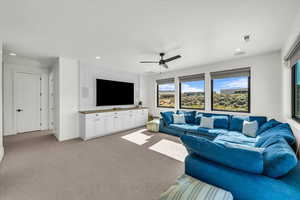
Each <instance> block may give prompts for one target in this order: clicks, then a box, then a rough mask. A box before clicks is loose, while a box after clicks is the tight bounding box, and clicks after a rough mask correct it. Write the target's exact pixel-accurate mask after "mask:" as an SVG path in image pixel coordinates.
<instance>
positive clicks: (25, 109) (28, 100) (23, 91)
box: [13, 72, 41, 133]
mask: <svg viewBox="0 0 300 200" xmlns="http://www.w3.org/2000/svg"><path fill="white" fill-rule="evenodd" d="M13 96H14V108H15V127H16V133H24V132H30V131H37V130H41V75H40V74H31V73H23V72H15V74H14V95H13Z"/></svg>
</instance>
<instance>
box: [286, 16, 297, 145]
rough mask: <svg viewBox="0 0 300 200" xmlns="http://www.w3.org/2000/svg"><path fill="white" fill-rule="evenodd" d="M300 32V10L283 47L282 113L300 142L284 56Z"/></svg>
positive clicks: (289, 77)
mask: <svg viewBox="0 0 300 200" xmlns="http://www.w3.org/2000/svg"><path fill="white" fill-rule="evenodd" d="M299 34H300V12H299V13H298V15H297V17H296V19H295V21H294V24H293V26H292V27H291V30H290V34H289V37H288V38H287V41H286V43H285V44H284V47H283V49H282V78H283V84H282V87H283V92H282V101H283V104H282V113H283V118H284V120H285V121H286V122H288V123H289V124H290V125H291V127H292V129H293V132H294V134H295V136H296V137H297V139H298V143H299V142H300V124H299V123H298V122H296V121H294V120H292V117H291V116H292V111H291V68H290V66H289V64H288V63H284V61H283V57H284V56H285V55H286V54H287V52H288V51H289V49H290V48H291V46H292V45H293V43H294V42H295V40H296V38H297V37H298V36H299Z"/></svg>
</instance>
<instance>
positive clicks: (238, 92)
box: [212, 76, 249, 112]
mask: <svg viewBox="0 0 300 200" xmlns="http://www.w3.org/2000/svg"><path fill="white" fill-rule="evenodd" d="M248 79H249V77H248V76H243V77H230V78H221V79H213V80H212V84H213V101H212V104H213V105H212V106H213V107H212V108H213V110H221V111H222V110H223V111H234V112H249V100H248V99H249V98H248V95H249V83H248V82H249V81H248Z"/></svg>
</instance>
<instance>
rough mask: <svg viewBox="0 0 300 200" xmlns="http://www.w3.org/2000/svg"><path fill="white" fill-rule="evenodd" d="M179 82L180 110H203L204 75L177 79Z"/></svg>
mask: <svg viewBox="0 0 300 200" xmlns="http://www.w3.org/2000/svg"><path fill="white" fill-rule="evenodd" d="M179 82H180V85H179V91H180V92H179V93H180V97H179V99H180V108H183V109H200V110H204V108H205V93H204V90H205V89H204V88H205V87H204V85H205V84H204V82H205V80H204V74H196V75H190V76H183V77H179Z"/></svg>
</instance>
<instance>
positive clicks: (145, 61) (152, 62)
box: [140, 61, 159, 63]
mask: <svg viewBox="0 0 300 200" xmlns="http://www.w3.org/2000/svg"><path fill="white" fill-rule="evenodd" d="M140 63H159V62H158V61H141V62H140Z"/></svg>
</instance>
